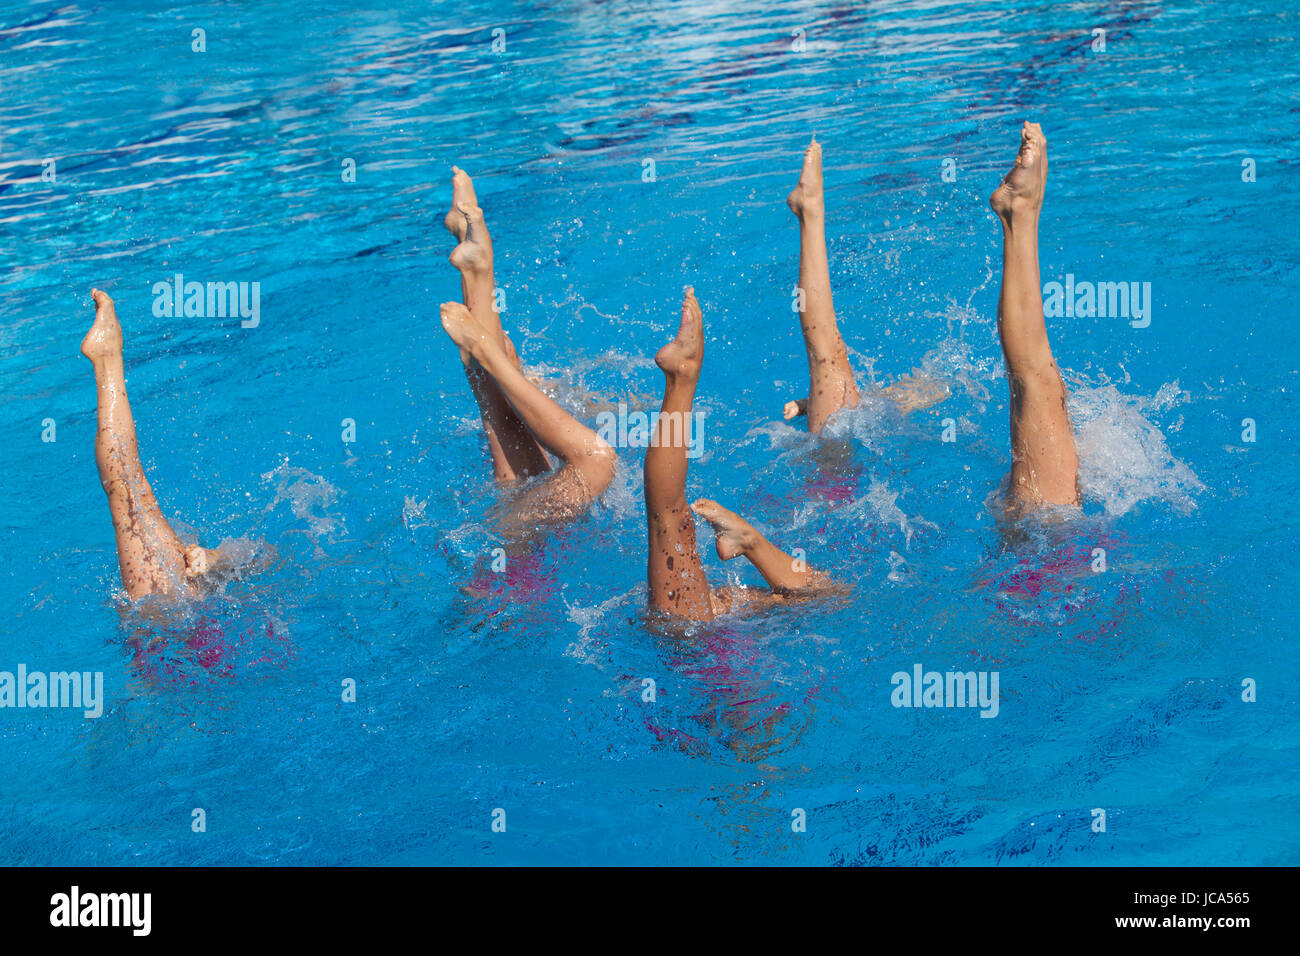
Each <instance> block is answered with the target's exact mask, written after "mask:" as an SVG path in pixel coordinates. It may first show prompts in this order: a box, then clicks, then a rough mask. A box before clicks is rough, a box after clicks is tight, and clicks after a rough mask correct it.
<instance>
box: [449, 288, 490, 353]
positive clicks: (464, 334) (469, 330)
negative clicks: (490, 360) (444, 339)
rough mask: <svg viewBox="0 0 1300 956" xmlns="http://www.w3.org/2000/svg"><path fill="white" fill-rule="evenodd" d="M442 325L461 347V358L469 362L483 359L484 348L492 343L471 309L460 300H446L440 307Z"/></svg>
mask: <svg viewBox="0 0 1300 956" xmlns="http://www.w3.org/2000/svg"><path fill="white" fill-rule="evenodd" d="M439 317H440V318H441V319H442V327H443V329H444V331H446V333H447V335H448V336H449V337H450V338H451V340H452V341H453V342H455V343H456V346H457V347H458V348H459V349H460V360H461V361H462V362H464V363H465V364H467V365H468V364H469V360H470V359H471V358H474V359H481V358H482V357H483V352H484V349H485V348H487V347H488V346H490V345H491V340H490V339H489V338H488V334H487V333H486V332H484V331H483V327H482V326H481V325H479V324H478V323H477V322H475V321H474V316H472V315H470V312H469V309H467V308H465V307H464V306H463V305H461V304H460V303H459V302H444V303H443V304H442V307H441V308H440V309H439Z"/></svg>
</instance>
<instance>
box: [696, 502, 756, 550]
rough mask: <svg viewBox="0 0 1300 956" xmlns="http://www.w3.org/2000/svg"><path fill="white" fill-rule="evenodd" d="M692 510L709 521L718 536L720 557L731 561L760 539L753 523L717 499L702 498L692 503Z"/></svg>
mask: <svg viewBox="0 0 1300 956" xmlns="http://www.w3.org/2000/svg"><path fill="white" fill-rule="evenodd" d="M691 510H692V511H694V512H695V513H696V514H697V515H699V516H700V517H701V518H703V519H704V520H705V521H707V522H708V523H709V527H711V528H712V529H713V533H714V534H715V535H716V536H717V548H718V557H720V558H721V559H722V560H723V561H730V560H731V559H732V558H734V557H736V556H737V555H740V554H744V553H745V552H746V551H748V550H749V549H750V548H751V547H753V546H754V545H755V544H756V543H757V541H758V532H757V531H755V530H754V527H753V525H751V524H750V523H749V522H748V521H746V520H745V519H744V518H742V517H741V516H740V515H738V514H736V513H735V512H733V511H728V510H727V509H726V508H724V507H722V505H720V504H718V503H717V502H716V501H710V500H709V499H708V498H701V499H700V500H699V501H696V502H694V503H692V505H691Z"/></svg>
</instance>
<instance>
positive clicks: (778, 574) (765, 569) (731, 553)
mask: <svg viewBox="0 0 1300 956" xmlns="http://www.w3.org/2000/svg"><path fill="white" fill-rule="evenodd" d="M691 510H692V511H694V512H695V513H696V514H697V515H699V516H700V517H701V518H703V519H704V520H705V521H707V522H708V523H709V525H710V526H712V528H713V530H714V532H715V534H716V535H717V539H716V547H717V551H718V557H720V558H721V559H722V560H723V561H730V560H731V559H732V558H734V557H737V556H738V555H742V554H743V555H744V556H745V557H746V558H748V559H749V562H750V564H752V565H753V566H754V567H756V568H757V569H758V573H759V574H761V575H762V576H763V580H764V581H766V582H767V585H768V587H770V588H771V589H772V590H773V591H775V592H776V593H777V594H787V595H788V594H797V593H801V592H802V593H809V592H813V591H819V590H823V589H825V588H826V587H827V586H828V585H829V584H830V579H829V577H828V576H827V575H826V574H824V573H823V572H821V571H814V570H813V569H811V568H809V567H807V566H805V565H804V564H803V562H802V561H796V560H795V559H794V558H793V557H792V556H790V555H788V554H786V553H785V552H784V551H782V550H781V549H780V548H778V547H777V546H776V545H774V544H772V542H770V541H768V540H767V538H765V537H763V535H761V534H760V533H759V531H758V529H757V528H755V527H754V526H753V525H751V524H750V523H749V522H748V521H746V520H745V519H744V518H742V517H740V515H738V514H735V513H734V512H731V511H728V510H727V509H726V508H724V507H722V505H720V504H718V503H717V502H716V501H710V500H709V499H707V498H701V499H700V500H699V501H697V502H695V503H694V504H692V505H691Z"/></svg>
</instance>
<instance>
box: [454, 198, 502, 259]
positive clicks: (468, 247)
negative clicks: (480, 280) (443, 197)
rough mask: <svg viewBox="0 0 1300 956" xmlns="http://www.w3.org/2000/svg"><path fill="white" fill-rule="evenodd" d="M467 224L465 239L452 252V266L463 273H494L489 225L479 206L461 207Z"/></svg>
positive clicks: (462, 216)
mask: <svg viewBox="0 0 1300 956" xmlns="http://www.w3.org/2000/svg"><path fill="white" fill-rule="evenodd" d="M457 208H458V209H459V211H460V215H461V218H462V219H463V220H464V222H465V237H464V238H463V239H462V240H461V243H460V245H458V246H457V247H456V248H455V249H453V250H451V256H450V258H451V264H452V265H453V266H455V267H456V268H457V269H459V270H460V271H461V272H467V273H472V274H477V275H482V274H483V273H485V272H491V271H492V247H491V246H490V245H489V244H488V243H487V224H486V223H485V222H484V221H483V210H482V209H480V208H479V207H478V206H459V207H457Z"/></svg>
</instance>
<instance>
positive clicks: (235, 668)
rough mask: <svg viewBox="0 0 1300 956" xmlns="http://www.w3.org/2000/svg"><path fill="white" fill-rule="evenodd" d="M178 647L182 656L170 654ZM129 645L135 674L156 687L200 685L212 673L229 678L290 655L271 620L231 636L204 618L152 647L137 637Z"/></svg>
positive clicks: (279, 664) (280, 664) (277, 663)
mask: <svg viewBox="0 0 1300 956" xmlns="http://www.w3.org/2000/svg"><path fill="white" fill-rule="evenodd" d="M259 631H260V632H261V633H260V634H259ZM175 647H182V648H184V650H183V651H182V652H181V653H180V654H174V653H168V651H169V650H170V649H172V648H175ZM131 649H132V657H133V659H134V662H135V668H136V671H137V673H138V674H139V675H140V676H141V677H142V678H144V679H145V680H146V681H148V682H149V683H151V684H158V685H184V684H188V685H197V684H199V683H201V681H202V680H211V679H212V678H214V677H216V678H222V679H226V680H230V679H233V678H235V677H237V676H239V674H240V672H243V671H247V670H248V669H250V668H253V667H258V666H261V665H265V664H271V665H274V666H277V667H283V666H284V665H285V662H286V660H287V658H288V657H290V656H291V655H292V649H291V648H290V646H289V644H288V641H287V640H286V639H285V638H284V637H283V636H281V635H279V634H277V633H276V630H275V625H274V623H273V622H272V621H271V620H269V619H267V620H265V621H264V622H262V623H261V624H252V625H249V626H248V627H247V628H245V629H244V631H243V632H242V633H240V634H239V635H238V637H237V638H236V639H234V640H231V639H230V638H229V637H228V636H227V631H226V629H225V628H223V627H222V625H221V624H219V623H218V622H216V621H214V620H213V619H211V618H207V617H204V618H201V619H200V620H199V622H198V623H197V624H193V625H190V626H189V627H187V628H185V629H184V630H183V631H179V632H170V633H168V634H167V636H166V637H164V638H163V639H161V640H160V641H158V642H154V643H152V644H151V645H150V646H148V647H146V646H144V644H143V643H142V642H141V641H140V640H138V639H134V638H133V639H132V640H131ZM186 651H188V652H189V653H188V654H186V653H185V652H186ZM187 658H189V659H187ZM190 660H192V661H193V663H194V664H197V665H198V666H199V667H200V668H202V670H203V673H199V672H194V671H190V670H189V668H188V667H187V665H188V664H189V663H190Z"/></svg>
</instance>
